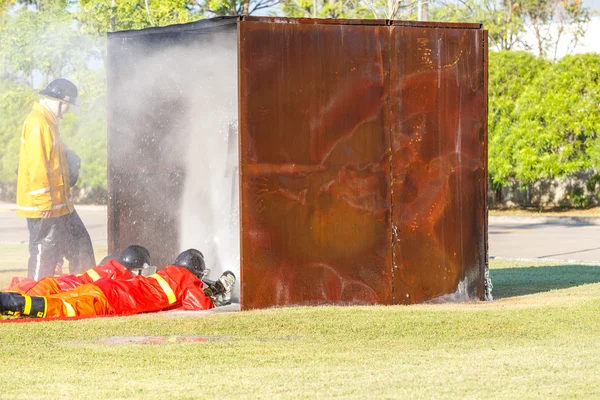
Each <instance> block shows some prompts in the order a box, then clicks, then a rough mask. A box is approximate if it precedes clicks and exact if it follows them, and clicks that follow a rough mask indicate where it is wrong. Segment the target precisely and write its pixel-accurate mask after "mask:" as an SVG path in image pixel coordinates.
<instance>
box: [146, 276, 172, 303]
mask: <svg viewBox="0 0 600 400" xmlns="http://www.w3.org/2000/svg"><path fill="white" fill-rule="evenodd" d="M149 277H150V278H154V279H156V281H157V282H158V284H159V285H160V287H161V288H162V290H163V291H164V292H165V294H166V295H167V299H168V300H169V304H173V303H175V302H176V301H177V296H175V292H173V289H171V286H169V284H168V283H167V281H165V278H163V277H162V276H160V275H159V274H153V275H150V276H149Z"/></svg>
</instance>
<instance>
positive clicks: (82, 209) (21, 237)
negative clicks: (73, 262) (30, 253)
mask: <svg viewBox="0 0 600 400" xmlns="http://www.w3.org/2000/svg"><path fill="white" fill-rule="evenodd" d="M75 209H76V210H77V213H78V214H79V216H80V217H81V220H82V221H83V223H84V224H85V226H86V228H87V230H88V232H89V234H90V237H91V238H92V243H94V244H100V245H102V244H104V245H105V244H106V243H107V240H108V233H107V230H106V218H107V213H106V206H83V205H80V206H75ZM0 227H1V228H0V244H15V243H28V242H29V231H28V230H27V222H26V220H25V218H22V217H17V214H16V212H15V205H14V204H5V203H0Z"/></svg>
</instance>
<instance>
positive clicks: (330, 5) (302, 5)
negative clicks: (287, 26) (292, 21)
mask: <svg viewBox="0 0 600 400" xmlns="http://www.w3.org/2000/svg"><path fill="white" fill-rule="evenodd" d="M281 9H282V11H283V13H284V14H285V15H286V16H288V17H296V18H375V17H376V14H375V12H374V11H373V10H372V9H369V8H368V7H367V6H366V4H364V3H363V2H361V1H360V0H346V1H338V0H321V1H319V0H283V1H282V2H281Z"/></svg>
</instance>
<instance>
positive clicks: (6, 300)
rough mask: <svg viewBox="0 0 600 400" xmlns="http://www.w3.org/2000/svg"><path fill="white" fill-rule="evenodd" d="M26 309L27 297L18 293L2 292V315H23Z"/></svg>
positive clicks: (0, 298) (0, 308)
mask: <svg viewBox="0 0 600 400" xmlns="http://www.w3.org/2000/svg"><path fill="white" fill-rule="evenodd" d="M24 309H25V297H24V296H23V295H22V294H18V293H10V292H9V293H6V292H0V314H7V315H21V314H22V313H23V310H24Z"/></svg>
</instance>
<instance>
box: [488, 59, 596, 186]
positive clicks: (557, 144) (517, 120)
mask: <svg viewBox="0 0 600 400" xmlns="http://www.w3.org/2000/svg"><path fill="white" fill-rule="evenodd" d="M511 69H512V71H513V72H512V73H511V72H510V71H511ZM599 77H600V55H598V54H580V55H575V56H567V57H564V58H562V59H560V60H559V61H558V62H556V63H554V64H549V63H547V62H545V61H543V60H539V59H533V58H532V57H531V56H524V55H522V54H519V53H509V52H504V53H497V54H492V56H491V57H490V81H489V86H490V99H489V101H490V120H489V135H490V143H489V171H490V177H491V179H492V183H493V184H494V185H495V186H496V187H498V186H501V185H504V184H506V183H508V182H510V181H517V182H520V183H523V184H526V183H533V182H536V181H539V180H542V179H547V178H554V177H563V176H569V175H573V174H575V173H577V172H579V171H583V170H587V169H590V168H596V169H597V166H598V161H599V160H600V146H599V143H598V137H597V136H598V135H597V132H598V131H599V130H600V112H599V111H600V110H599V105H600V81H599Z"/></svg>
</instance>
